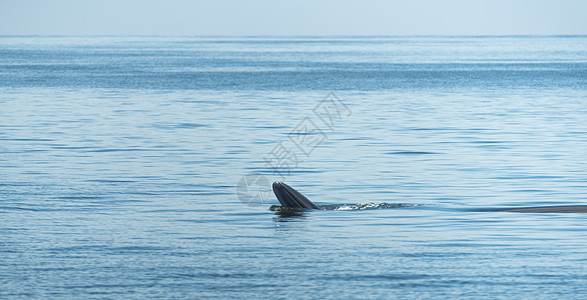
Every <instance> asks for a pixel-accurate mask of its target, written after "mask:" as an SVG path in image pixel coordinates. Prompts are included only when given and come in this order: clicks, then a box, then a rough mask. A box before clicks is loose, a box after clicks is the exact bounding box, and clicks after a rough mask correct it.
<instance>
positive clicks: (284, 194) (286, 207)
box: [269, 182, 587, 213]
mask: <svg viewBox="0 0 587 300" xmlns="http://www.w3.org/2000/svg"><path fill="white" fill-rule="evenodd" d="M273 193H274V194H275V196H276V197H277V200H279V203H281V205H282V206H277V205H273V206H271V207H270V208H269V209H270V210H272V211H280V212H288V211H291V212H293V211H300V210H308V209H321V210H364V209H387V208H404V207H414V206H420V204H409V203H359V204H354V205H347V204H343V205H316V204H314V203H312V201H310V200H309V199H308V198H306V196H304V195H303V194H302V193H300V192H298V191H297V190H295V189H294V188H292V187H291V186H289V185H287V184H285V183H283V182H274V183H273ZM470 211H473V212H475V211H476V212H483V211H498V212H499V211H501V212H520V213H587V205H565V206H539V207H517V208H486V209H476V210H470Z"/></svg>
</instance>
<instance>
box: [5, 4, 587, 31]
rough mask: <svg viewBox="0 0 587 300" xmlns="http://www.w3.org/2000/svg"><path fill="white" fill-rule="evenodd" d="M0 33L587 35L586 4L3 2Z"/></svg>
mask: <svg viewBox="0 0 587 300" xmlns="http://www.w3.org/2000/svg"><path fill="white" fill-rule="evenodd" d="M0 34H40V35H46V34H50V35H126V34H138V35H413V34H415V35H507V34H587V1H583V0H495V1H490V0H487V1H479V0H469V1H467V0H446V1H440V0H412V1H409V0H404V1H383V0H360V1H350V0H339V1H335V0H323V1H321V0H295V1H281V0H242V1H236V0H210V1H188V0H175V1H174V0H167V1H159V0H96V1H83V0H52V1H48V0H0Z"/></svg>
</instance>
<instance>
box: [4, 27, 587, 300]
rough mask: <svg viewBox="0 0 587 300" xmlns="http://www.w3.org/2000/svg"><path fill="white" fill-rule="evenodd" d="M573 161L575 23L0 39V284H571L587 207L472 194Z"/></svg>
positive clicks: (577, 81) (333, 290) (264, 289)
mask: <svg viewBox="0 0 587 300" xmlns="http://www.w3.org/2000/svg"><path fill="white" fill-rule="evenodd" d="M323 99H326V101H322V100H323ZM332 104H336V105H337V106H332ZM333 107H338V108H342V109H341V110H338V111H333V110H332V108H333ZM329 108H330V109H329ZM324 112H329V113H328V114H326V115H325V114H324ZM586 153H587V37H585V36H570V37H369V38H364V37H292V38H282V37H275V38H268V37H250V38H229V37H10V36H4V37H0V298H2V299H22V298H31V299H47V298H75V299H87V298H111V299H135V298H136V299H148V298H174V299H178V298H188V299H220V298H223V299H225V298H227V299H230V298H234V299H243V298H250V299H285V298H293V299H306V298H307V299H309V298H321V299H342V298H365V299H367V298H369V299H371V298H398V299H409V298H434V299H439V298H447V299H454V298H457V297H458V298H491V299H497V298H507V299H512V298H514V299H521V298H525V299H529V298H532V299H553V298H575V299H577V298H582V297H585V296H587V214H522V213H508V212H489V211H484V212H480V210H483V209H487V208H497V207H512V208H513V207H528V206H544V205H576V204H587V155H586ZM245 175H247V176H245ZM243 176H245V177H243ZM251 179H264V180H267V182H272V181H276V180H285V182H287V183H288V184H290V185H291V186H293V187H294V188H296V189H298V190H299V191H301V192H302V193H304V194H305V195H306V196H308V198H309V199H311V200H312V201H314V202H315V203H317V204H322V205H337V206H338V207H339V208H340V209H338V210H319V211H307V212H301V213H297V214H284V213H279V212H274V211H270V210H269V207H270V206H271V205H274V204H278V202H277V200H276V199H275V197H274V196H273V194H272V193H271V192H270V191H268V190H266V185H264V184H263V185H259V183H261V181H251ZM245 180H248V181H245ZM239 182H240V185H239ZM247 185H250V186H247ZM237 191H238V193H237ZM247 197H248V198H247ZM243 202H245V203H246V204H248V205H245V204H243ZM359 203H361V204H365V205H363V206H361V207H363V208H365V209H352V208H353V207H354V206H353V205H354V204H359ZM368 203H372V204H368ZM382 203H387V204H391V205H389V206H390V207H392V208H386V209H368V208H369V207H370V206H374V207H379V208H381V204H382ZM394 206H405V207H396V208H393V207H394ZM475 210H477V211H475Z"/></svg>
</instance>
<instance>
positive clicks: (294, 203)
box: [273, 181, 320, 209]
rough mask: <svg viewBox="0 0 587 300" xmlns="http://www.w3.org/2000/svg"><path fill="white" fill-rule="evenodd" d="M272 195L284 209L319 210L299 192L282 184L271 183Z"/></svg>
mask: <svg viewBox="0 0 587 300" xmlns="http://www.w3.org/2000/svg"><path fill="white" fill-rule="evenodd" d="M273 193H275V197H277V200H279V203H281V205H282V206H284V207H291V208H306V209H320V208H319V207H318V206H316V204H314V203H312V201H310V200H308V198H306V197H305V196H304V195H302V194H301V193H300V192H298V191H296V190H295V189H294V188H292V187H291V186H289V185H287V184H285V183H283V182H278V181H276V182H274V183H273Z"/></svg>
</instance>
